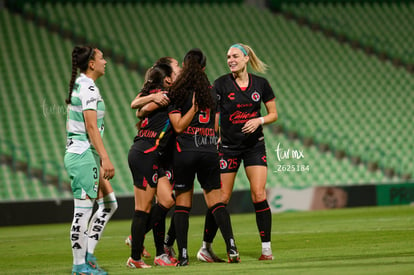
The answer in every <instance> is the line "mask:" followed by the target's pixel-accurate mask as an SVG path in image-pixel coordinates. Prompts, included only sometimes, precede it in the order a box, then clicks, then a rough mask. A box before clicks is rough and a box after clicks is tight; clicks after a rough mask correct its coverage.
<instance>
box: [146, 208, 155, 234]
mask: <svg viewBox="0 0 414 275" xmlns="http://www.w3.org/2000/svg"><path fill="white" fill-rule="evenodd" d="M156 206H157V204H153V205H152V206H151V210H150V212H149V218H148V219H149V222H148V224H147V226H146V227H145V234H147V233H148V232H150V231H151V229H152V225H153V222H152V221H153V220H154V210H155V207H156Z"/></svg>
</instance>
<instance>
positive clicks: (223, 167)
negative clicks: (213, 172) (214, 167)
mask: <svg viewBox="0 0 414 275" xmlns="http://www.w3.org/2000/svg"><path fill="white" fill-rule="evenodd" d="M226 168H227V161H225V160H224V159H221V160H220V169H226Z"/></svg>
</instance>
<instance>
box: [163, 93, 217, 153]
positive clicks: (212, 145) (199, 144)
mask: <svg viewBox="0 0 414 275" xmlns="http://www.w3.org/2000/svg"><path fill="white" fill-rule="evenodd" d="M210 92H211V96H212V97H213V99H214V102H215V103H216V102H217V101H216V99H217V96H216V94H215V92H214V91H213V90H212V89H210ZM192 105H193V103H192V94H191V96H189V97H188V98H187V100H186V102H185V103H184V104H183V106H175V105H174V104H172V105H171V106H170V108H169V112H170V113H181V115H182V116H184V115H185V114H186V113H187V112H188V110H190V109H191V106H192ZM216 108H217V107H216V106H215V107H214V110H199V111H198V112H197V113H196V114H195V115H194V117H193V119H192V121H191V123H190V125H189V126H188V127H187V128H186V129H185V130H184V132H182V133H181V134H177V138H176V146H177V150H178V151H179V152H181V151H195V152H217V142H218V137H217V133H216V130H215V112H216V111H215V110H216Z"/></svg>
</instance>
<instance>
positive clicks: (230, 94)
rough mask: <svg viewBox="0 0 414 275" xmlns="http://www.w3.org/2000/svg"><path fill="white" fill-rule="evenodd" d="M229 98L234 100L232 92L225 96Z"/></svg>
mask: <svg viewBox="0 0 414 275" xmlns="http://www.w3.org/2000/svg"><path fill="white" fill-rule="evenodd" d="M227 97H228V98H229V99H230V100H234V99H235V97H234V93H229V95H228V96H227Z"/></svg>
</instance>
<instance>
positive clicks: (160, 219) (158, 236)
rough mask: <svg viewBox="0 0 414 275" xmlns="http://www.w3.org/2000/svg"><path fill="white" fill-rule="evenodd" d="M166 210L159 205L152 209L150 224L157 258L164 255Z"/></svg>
mask: <svg viewBox="0 0 414 275" xmlns="http://www.w3.org/2000/svg"><path fill="white" fill-rule="evenodd" d="M168 210H170V209H169V208H165V207H164V206H162V205H161V204H159V203H157V204H156V205H155V207H154V208H153V213H152V217H151V223H152V233H153V235H154V243H155V248H156V250H157V256H160V255H161V254H163V253H164V237H165V217H166V216H167V213H168Z"/></svg>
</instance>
